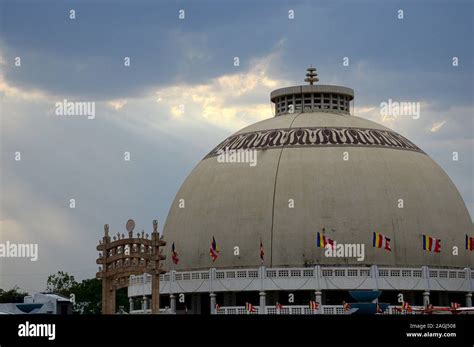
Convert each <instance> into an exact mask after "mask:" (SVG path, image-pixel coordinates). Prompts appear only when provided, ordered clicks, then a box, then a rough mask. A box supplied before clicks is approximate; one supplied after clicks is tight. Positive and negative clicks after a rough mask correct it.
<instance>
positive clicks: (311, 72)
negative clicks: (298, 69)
mask: <svg viewBox="0 0 474 347" xmlns="http://www.w3.org/2000/svg"><path fill="white" fill-rule="evenodd" d="M306 71H308V72H307V73H306V78H305V79H304V81H305V82H309V84H310V85H313V83H314V82H318V81H319V78H318V77H317V76H318V74H317V73H316V68H315V67H313V65H311V67H309V68H307V69H306Z"/></svg>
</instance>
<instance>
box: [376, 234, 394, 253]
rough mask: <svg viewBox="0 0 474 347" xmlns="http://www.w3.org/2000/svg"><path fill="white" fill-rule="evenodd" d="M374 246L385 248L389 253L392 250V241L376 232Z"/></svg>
mask: <svg viewBox="0 0 474 347" xmlns="http://www.w3.org/2000/svg"><path fill="white" fill-rule="evenodd" d="M372 246H373V247H375V248H383V249H385V250H387V251H391V250H392V249H391V248H390V239H389V238H388V237H387V236H385V235H383V234H381V233H377V232H374V237H373V243H372Z"/></svg>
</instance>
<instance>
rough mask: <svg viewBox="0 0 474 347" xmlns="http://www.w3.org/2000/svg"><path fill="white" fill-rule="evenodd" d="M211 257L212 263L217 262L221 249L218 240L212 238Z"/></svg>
mask: <svg viewBox="0 0 474 347" xmlns="http://www.w3.org/2000/svg"><path fill="white" fill-rule="evenodd" d="M209 255H210V256H211V259H212V262H215V261H216V259H217V257H218V256H219V248H218V247H217V243H216V239H215V238H214V236H213V237H212V242H211V249H210V250H209Z"/></svg>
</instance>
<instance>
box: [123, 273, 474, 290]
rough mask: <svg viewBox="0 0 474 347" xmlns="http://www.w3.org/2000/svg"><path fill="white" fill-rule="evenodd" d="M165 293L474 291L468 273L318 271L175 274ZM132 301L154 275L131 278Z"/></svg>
mask: <svg viewBox="0 0 474 347" xmlns="http://www.w3.org/2000/svg"><path fill="white" fill-rule="evenodd" d="M160 279H161V286H160V292H161V293H162V294H171V293H191V292H192V293H205V292H225V291H243V290H244V291H266V290H269V291H271V290H332V289H337V290H351V289H354V288H359V289H361V290H392V289H394V288H395V289H398V290H413V291H426V290H430V289H431V290H433V291H436V290H444V291H454V292H472V291H473V290H474V271H472V270H470V269H468V268H466V269H436V268H429V267H426V266H425V267H420V268H393V267H390V268H389V267H378V266H371V267H366V266H360V267H355V266H350V267H342V266H341V267H335V266H314V267H305V268H266V267H260V268H253V269H215V268H211V269H209V270H197V271H174V270H173V271H170V272H168V273H166V274H163V275H160ZM129 284H130V285H129V287H128V288H129V296H131V297H133V296H142V295H149V294H151V276H150V275H148V274H144V275H139V276H130V279H129Z"/></svg>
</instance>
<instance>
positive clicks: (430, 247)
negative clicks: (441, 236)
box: [423, 235, 441, 253]
mask: <svg viewBox="0 0 474 347" xmlns="http://www.w3.org/2000/svg"><path fill="white" fill-rule="evenodd" d="M423 250H425V251H430V252H435V253H439V252H441V240H438V239H435V238H433V237H431V236H429V235H423Z"/></svg>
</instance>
